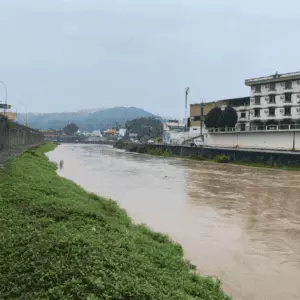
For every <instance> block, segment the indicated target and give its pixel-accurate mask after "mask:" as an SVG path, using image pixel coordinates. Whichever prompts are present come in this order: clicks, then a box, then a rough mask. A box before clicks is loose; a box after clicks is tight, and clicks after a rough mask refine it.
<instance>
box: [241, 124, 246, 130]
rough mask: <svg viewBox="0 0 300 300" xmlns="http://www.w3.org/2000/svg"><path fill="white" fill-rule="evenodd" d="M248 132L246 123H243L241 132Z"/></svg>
mask: <svg viewBox="0 0 300 300" xmlns="http://www.w3.org/2000/svg"><path fill="white" fill-rule="evenodd" d="M245 130H246V124H245V123H242V124H241V131H245Z"/></svg>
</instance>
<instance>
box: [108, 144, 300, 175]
mask: <svg viewBox="0 0 300 300" xmlns="http://www.w3.org/2000/svg"><path fill="white" fill-rule="evenodd" d="M114 147H115V148H117V149H123V150H126V151H129V152H137V153H141V154H149V155H155V156H160V157H174V158H181V159H191V160H196V161H209V162H213V163H231V164H236V165H242V166H247V167H254V168H271V169H280V170H286V171H300V161H298V159H300V154H299V155H297V156H296V155H295V159H294V160H291V161H289V160H288V158H287V163H283V162H282V161H281V160H280V157H276V155H272V154H268V153H265V152H263V153H260V152H259V151H257V152H253V153H251V155H249V154H247V152H246V154H244V155H241V156H240V157H237V156H238V155H236V153H233V154H232V153H226V151H225V152H224V151H219V150H218V151H213V150H212V149H204V150H202V149H201V148H197V147H194V148H193V147H191V148H189V147H180V146H165V145H143V144H135V143H126V142H122V141H119V142H118V143H116V144H115V145H114ZM232 151H236V150H232ZM229 154H231V155H229ZM252 154H253V155H252ZM281 156H286V154H285V153H281ZM298 156H299V158H298Z"/></svg>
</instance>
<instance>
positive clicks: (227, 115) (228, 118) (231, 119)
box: [220, 106, 238, 127]
mask: <svg viewBox="0 0 300 300" xmlns="http://www.w3.org/2000/svg"><path fill="white" fill-rule="evenodd" d="M237 120H238V116H237V112H236V110H235V109H234V108H232V107H230V106H227V107H226V108H225V109H224V110H223V111H222V114H221V119H220V126H221V127H235V125H236V123H237Z"/></svg>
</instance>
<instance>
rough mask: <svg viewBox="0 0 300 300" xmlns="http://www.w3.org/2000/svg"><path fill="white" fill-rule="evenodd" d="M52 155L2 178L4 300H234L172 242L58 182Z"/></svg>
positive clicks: (38, 152)
mask: <svg viewBox="0 0 300 300" xmlns="http://www.w3.org/2000/svg"><path fill="white" fill-rule="evenodd" d="M52 148H53V146H52V145H50V144H48V145H45V146H43V147H40V148H38V149H35V150H31V151H27V152H25V153H24V154H23V155H22V156H21V157H19V158H17V159H15V160H13V161H11V162H10V163H9V165H8V168H7V169H6V170H1V171H0V204H1V210H0V225H1V231H0V240H1V243H0V298H1V299H89V300H95V299H133V300H135V299H136V300H141V299H172V300H176V299H211V300H214V299H229V298H228V297H227V296H225V295H224V294H223V292H222V291H221V289H220V283H219V282H217V283H215V282H214V281H213V280H212V279H210V278H204V277H200V276H198V275H196V274H194V273H193V268H192V266H191V265H190V264H189V263H187V262H184V260H183V258H182V257H183V253H182V249H181V247H180V246H179V245H177V244H175V243H172V242H170V241H169V239H168V237H167V236H165V235H162V234H159V233H155V232H152V231H150V230H149V229H148V228H146V227H145V226H143V225H134V224H132V222H131V220H130V219H129V218H128V216H127V215H126V213H125V211H124V210H122V209H120V208H119V207H118V205H117V204H116V203H115V202H114V201H111V200H106V199H103V198H100V197H98V196H96V195H94V194H89V193H87V192H85V191H84V190H83V189H82V188H80V187H79V186H77V185H76V184H74V183H73V182H71V181H68V180H66V179H63V178H60V177H59V176H58V175H57V174H56V172H55V164H53V163H50V162H49V161H48V160H47V158H46V157H45V155H44V152H46V151H49V150H51V149H52Z"/></svg>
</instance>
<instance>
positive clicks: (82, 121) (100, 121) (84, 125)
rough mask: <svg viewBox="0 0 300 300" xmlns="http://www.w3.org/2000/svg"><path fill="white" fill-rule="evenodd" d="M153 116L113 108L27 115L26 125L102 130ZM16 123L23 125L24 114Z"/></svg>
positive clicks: (135, 108)
mask: <svg viewBox="0 0 300 300" xmlns="http://www.w3.org/2000/svg"><path fill="white" fill-rule="evenodd" d="M151 116H154V115H153V114H152V113H150V112H147V111H145V110H143V109H141V108H137V107H113V108H107V109H98V110H97V109H93V110H85V111H78V112H62V113H39V114H37V113H36V114H34V113H29V114H28V124H29V125H30V126H31V127H32V128H35V129H49V128H53V129H57V130H59V129H62V128H63V127H64V126H65V125H66V124H68V123H70V122H71V123H75V124H77V125H78V126H79V129H80V130H86V131H93V130H103V129H107V128H110V127H113V126H117V125H121V126H123V125H124V124H125V123H126V121H129V120H133V119H136V118H141V117H151ZM17 121H18V122H20V123H25V114H18V119H17Z"/></svg>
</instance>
